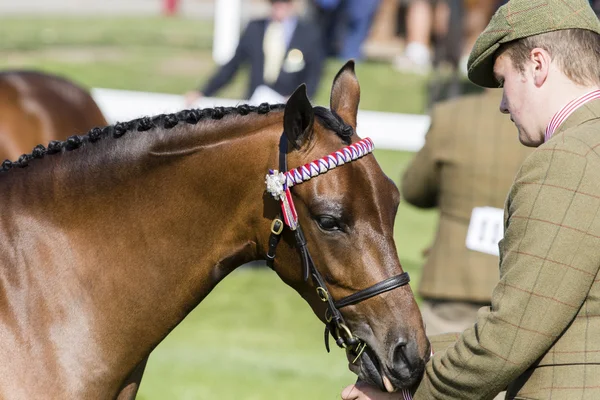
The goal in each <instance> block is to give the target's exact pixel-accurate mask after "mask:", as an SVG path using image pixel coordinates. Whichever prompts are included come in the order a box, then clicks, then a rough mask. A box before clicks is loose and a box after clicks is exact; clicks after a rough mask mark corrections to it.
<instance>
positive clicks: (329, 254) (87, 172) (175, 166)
mask: <svg viewBox="0 0 600 400" xmlns="http://www.w3.org/2000/svg"><path fill="white" fill-rule="evenodd" d="M359 99H360V87H359V83H358V79H357V78H356V75H355V72H354V63H353V62H352V61H350V62H348V63H347V64H346V65H345V66H344V67H342V69H341V70H340V72H339V73H338V74H337V76H336V77H335V79H334V82H333V86H332V90H331V99H330V109H327V108H324V107H313V106H312V105H311V104H310V102H309V100H308V98H307V96H306V87H305V86H304V85H302V86H300V87H299V88H298V89H297V90H296V91H295V92H294V94H293V95H292V96H291V97H290V99H289V100H288V102H287V104H285V105H268V104H262V105H260V106H258V107H253V106H248V105H240V106H238V107H230V108H223V107H218V108H214V109H204V110H184V111H181V112H178V113H175V114H169V115H158V116H155V117H145V118H140V119H136V120H133V121H129V122H124V123H117V124H115V125H112V126H107V127H104V128H95V129H92V130H91V131H90V132H89V133H87V134H86V135H84V136H72V137H70V138H69V139H67V140H66V141H63V142H59V141H53V142H51V143H49V145H48V146H47V148H46V147H44V146H37V147H36V148H34V150H33V152H32V153H30V154H26V155H23V156H21V157H20V158H19V160H18V161H15V162H10V161H6V162H4V163H3V164H2V172H1V173H0V204H1V206H2V213H1V214H0V360H2V362H1V363H0V398H3V399H31V398H47V399H50V398H52V399H54V398H56V399H67V398H69V399H71V398H77V399H92V398H93V399H113V398H119V399H123V398H134V397H135V394H136V391H137V388H138V386H139V382H140V380H141V377H142V374H143V370H144V366H145V363H146V360H147V358H148V356H149V354H150V352H151V351H152V349H154V348H155V347H156V346H157V345H158V344H159V343H160V342H161V341H162V340H163V339H164V338H165V337H166V336H167V335H168V334H169V332H170V331H171V330H172V329H173V328H174V327H175V326H176V325H177V324H179V323H180V322H181V321H182V320H183V319H184V318H185V316H186V315H187V314H188V313H189V312H190V311H191V310H192V309H194V307H195V306H196V305H198V304H199V303H200V302H201V301H202V299H204V298H205V297H206V296H207V295H208V294H209V293H210V291H211V290H212V289H213V288H214V287H215V286H216V285H217V284H218V283H219V282H220V281H221V280H222V279H223V278H225V277H226V276H227V275H228V274H229V273H231V272H232V271H233V270H234V269H235V268H237V267H238V266H240V265H242V264H245V263H248V262H251V261H254V260H265V259H266V260H267V263H268V264H269V265H270V266H271V267H272V268H273V269H274V270H275V272H276V273H277V274H278V275H279V277H280V278H281V279H282V280H283V281H284V282H285V283H287V284H288V285H290V286H291V287H293V288H294V289H295V290H296V291H297V292H298V293H299V294H300V295H301V296H302V297H303V298H304V299H305V300H306V301H307V303H308V304H309V305H310V306H311V307H312V309H313V310H314V312H315V314H316V315H317V316H318V317H319V318H320V319H321V320H322V321H323V322H324V324H325V326H326V331H325V332H326V334H325V338H326V345H327V346H328V341H327V338H328V337H329V336H330V335H331V336H332V337H333V339H334V340H335V342H336V344H337V345H338V346H340V347H344V348H345V349H346V353H347V356H348V361H349V367H350V369H351V370H352V371H354V372H355V373H356V374H358V376H359V379H362V380H365V381H367V382H370V383H372V384H374V385H377V386H379V387H380V388H381V389H383V390H388V391H395V390H397V389H401V388H402V389H403V388H407V387H411V386H413V385H415V384H416V383H417V382H418V381H419V379H420V378H421V376H422V374H423V371H424V366H425V363H426V362H427V360H428V358H429V354H430V353H429V342H428V340H427V338H426V336H425V332H424V328H423V322H422V320H421V314H420V312H419V309H418V307H417V304H416V302H415V299H414V297H413V294H412V291H411V289H410V286H409V285H408V275H407V274H406V273H405V272H403V271H402V267H401V265H400V261H399V259H398V254H397V251H396V246H395V243H394V240H393V225H394V219H395V214H396V210H397V207H398V203H399V200H400V196H399V192H398V190H397V188H396V186H395V185H394V183H393V182H392V181H391V180H390V179H389V178H388V177H386V176H385V174H384V173H383V171H382V170H381V168H380V167H379V165H378V163H377V161H376V160H375V158H374V156H373V155H372V154H371V150H372V149H373V146H372V142H371V141H370V140H369V139H368V138H365V139H360V138H359V137H358V135H357V133H356V117H357V112H358V104H359ZM282 132H283V133H282ZM311 160H315V161H314V162H310V161H311ZM288 165H289V166H293V168H292V169H289V168H288ZM282 172H284V173H282ZM311 178H312V179H311ZM265 183H266V189H267V190H265Z"/></svg>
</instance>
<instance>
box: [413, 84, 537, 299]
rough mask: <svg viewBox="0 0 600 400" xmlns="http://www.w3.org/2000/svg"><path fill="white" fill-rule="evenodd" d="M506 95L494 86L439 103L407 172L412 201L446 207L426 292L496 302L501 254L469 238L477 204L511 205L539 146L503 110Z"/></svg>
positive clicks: (423, 283)
mask: <svg viewBox="0 0 600 400" xmlns="http://www.w3.org/2000/svg"><path fill="white" fill-rule="evenodd" d="M501 99H502V90H500V89H493V90H488V91H486V92H484V93H482V94H477V95H469V96H464V97H461V98H459V99H454V100H450V101H447V102H443V103H440V104H439V105H438V106H436V107H435V108H434V110H433V113H432V119H431V120H432V125H431V128H430V130H429V132H428V133H427V136H426V142H425V145H424V147H423V148H422V149H421V150H420V151H419V152H418V153H417V155H416V157H415V158H414V159H413V161H412V163H411V164H410V166H409V167H408V168H407V170H406V171H405V173H404V176H403V178H402V185H401V186H402V187H401V190H402V196H403V199H404V200H406V201H407V202H408V203H410V204H412V205H415V206H417V207H421V208H430V207H438V208H439V212H440V217H439V224H438V230H437V234H436V236H435V239H434V242H433V245H432V247H431V249H430V251H429V255H428V257H427V260H426V262H425V265H424V266H423V275H422V277H421V282H420V286H419V294H420V295H421V296H422V297H423V298H429V299H431V298H434V299H448V300H461V301H472V302H477V303H487V304H489V303H490V300H491V294H492V290H493V289H494V287H495V286H496V283H498V279H499V274H498V256H496V255H490V254H488V253H483V252H479V251H474V250H469V249H468V248H467V247H466V245H465V239H466V236H467V229H468V227H469V221H470V218H471V213H472V210H473V208H475V207H486V206H489V207H495V208H498V209H502V208H504V202H505V200H506V196H507V195H508V190H509V189H510V186H511V184H512V182H513V180H514V177H515V174H516V173H517V171H518V169H519V167H520V166H521V163H522V162H523V160H524V159H525V157H526V156H527V155H529V154H531V152H532V149H530V148H527V147H525V146H523V145H521V144H520V143H519V141H518V139H517V129H516V127H515V126H514V124H513V123H512V122H511V121H510V118H509V117H508V116H506V115H503V114H501V113H500V112H499V111H498V107H499V105H500V101H501Z"/></svg>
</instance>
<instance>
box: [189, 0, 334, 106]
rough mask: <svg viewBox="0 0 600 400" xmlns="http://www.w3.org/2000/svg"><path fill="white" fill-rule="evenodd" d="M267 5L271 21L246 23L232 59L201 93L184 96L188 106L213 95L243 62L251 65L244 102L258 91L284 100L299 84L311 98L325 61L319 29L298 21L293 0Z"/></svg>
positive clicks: (262, 20) (199, 91)
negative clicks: (273, 94)
mask: <svg viewBox="0 0 600 400" xmlns="http://www.w3.org/2000/svg"><path fill="white" fill-rule="evenodd" d="M270 2H271V15H270V18H269V19H260V20H255V21H251V22H250V23H249V24H248V26H247V27H246V29H245V31H244V33H243V34H242V36H241V37H240V41H239V44H238V46H237V49H236V51H235V55H234V56H233V58H232V59H231V60H230V61H229V62H228V63H227V64H225V65H223V66H222V67H221V68H219V70H218V71H217V72H216V73H215V74H214V75H213V77H212V78H210V79H209V80H208V82H207V83H206V84H205V85H204V86H203V87H202V88H201V89H200V90H198V91H192V92H188V93H187V94H186V95H185V97H186V102H187V103H188V104H190V103H193V102H194V101H196V100H197V99H199V98H200V97H202V96H212V95H213V94H215V93H216V92H217V91H218V90H219V89H221V88H222V87H223V86H225V85H227V84H228V83H229V82H230V81H231V79H232V78H233V77H234V75H235V74H236V73H237V71H238V70H239V69H240V67H241V66H242V65H244V64H246V63H248V64H250V79H249V82H248V89H247V92H246V99H250V98H251V97H252V95H253V94H255V92H256V90H257V89H258V90H259V91H260V92H262V93H265V92H266V93H269V92H270V90H272V91H274V92H275V93H276V94H278V95H280V96H281V98H282V99H287V97H288V96H290V95H291V94H292V93H293V91H294V90H295V89H296V88H297V87H298V86H299V85H300V84H302V83H306V88H307V91H308V95H309V96H310V97H312V96H314V94H315V92H316V91H317V88H318V85H319V81H320V79H321V71H322V68H323V61H324V57H323V54H322V51H321V45H320V36H319V32H318V29H317V27H316V26H315V25H313V24H312V23H310V22H308V21H303V20H301V19H299V18H298V16H297V15H296V12H295V7H294V4H293V1H292V0H270ZM275 97H278V96H275Z"/></svg>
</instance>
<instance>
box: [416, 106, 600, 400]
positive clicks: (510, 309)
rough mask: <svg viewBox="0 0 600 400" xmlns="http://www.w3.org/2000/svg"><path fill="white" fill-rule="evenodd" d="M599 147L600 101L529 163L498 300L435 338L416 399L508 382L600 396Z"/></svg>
mask: <svg viewBox="0 0 600 400" xmlns="http://www.w3.org/2000/svg"><path fill="white" fill-rule="evenodd" d="M599 149H600V100H593V101H591V102H589V103H587V104H585V105H583V106H582V107H580V108H579V109H577V110H576V111H575V112H574V113H573V114H572V115H571V116H569V117H568V118H567V119H566V120H565V122H563V123H562V125H560V126H559V127H558V129H557V130H556V132H555V133H554V136H552V138H551V139H550V140H549V141H548V142H546V143H544V144H543V145H541V146H540V147H538V148H537V150H535V151H534V152H533V154H532V155H531V156H529V157H528V158H527V159H526V160H525V161H524V162H523V166H522V167H521V169H520V171H519V173H518V174H517V177H516V178H515V183H514V184H513V186H512V188H511V190H510V192H509V195H508V199H507V201H506V206H505V210H504V213H505V214H504V218H505V222H504V224H505V233H504V239H503V240H502V241H501V242H500V282H499V283H498V285H497V286H496V288H495V289H494V293H493V295H492V306H491V308H487V307H486V308H482V309H481V310H480V311H479V315H478V318H477V323H476V324H475V325H474V326H473V327H471V328H469V329H467V330H466V331H464V332H463V333H462V334H461V335H458V337H452V336H449V335H445V336H439V337H433V338H432V346H433V349H434V352H435V354H434V356H433V358H432V359H431V361H430V362H429V363H428V364H427V370H426V374H425V378H424V379H423V381H422V382H421V384H420V386H419V389H418V390H417V393H416V395H415V397H414V399H415V400H429V399H439V400H446V399H447V400H450V399H464V400H469V399H473V400H479V399H491V398H493V396H494V395H495V394H496V393H498V392H499V391H500V390H502V389H504V388H505V387H506V386H507V385H508V391H507V399H544V400H545V399H553V400H572V399H585V400H588V399H589V400H592V399H600V278H599V271H600V184H599V182H600V153H599ZM442 339H447V340H449V342H446V343H443V342H442V341H441V340H442ZM453 340H456V342H455V343H454V344H450V343H452V341H453ZM449 344H450V345H449ZM447 345H449V347H448V348H447V349H446V350H445V351H444V346H447Z"/></svg>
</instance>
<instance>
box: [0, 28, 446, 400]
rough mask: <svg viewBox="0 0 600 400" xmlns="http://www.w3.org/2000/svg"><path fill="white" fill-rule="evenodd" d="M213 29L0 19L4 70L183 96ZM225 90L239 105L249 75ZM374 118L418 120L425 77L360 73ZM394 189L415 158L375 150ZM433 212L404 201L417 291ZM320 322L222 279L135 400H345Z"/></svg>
mask: <svg viewBox="0 0 600 400" xmlns="http://www.w3.org/2000/svg"><path fill="white" fill-rule="evenodd" d="M211 32H212V26H211V24H210V23H206V22H202V21H197V20H186V19H164V18H84V19H76V18H31V17H17V18H4V19H0V37H1V38H2V40H0V69H7V68H35V69H41V70H44V71H49V72H54V73H58V74H61V75H64V76H66V77H69V78H70V79H73V80H75V81H77V82H80V83H82V84H84V85H86V86H88V87H108V88H120V89H130V90H143V91H158V92H166V93H183V92H185V91H187V90H189V89H191V88H194V87H196V86H197V85H198V84H199V83H200V82H203V81H204V80H205V79H207V78H208V76H209V75H210V74H211V73H212V71H213V70H214V68H215V65H214V63H213V62H212V59H211V53H210V46H211V44H212V39H211ZM341 65H342V61H336V60H332V61H330V62H328V64H327V67H326V71H325V74H324V77H323V80H322V86H321V88H320V90H319V92H318V95H317V98H316V103H318V104H324V105H326V104H328V99H329V89H330V85H331V81H332V79H333V77H334V76H335V73H336V72H337V70H338V69H339V67H340V66H341ZM243 75H244V74H243V73H240V74H238V76H237V77H236V80H235V82H233V84H232V85H230V86H229V87H228V88H227V89H225V90H223V91H222V92H221V93H219V94H220V95H221V96H223V97H230V98H239V97H240V96H242V94H243V93H244V85H245V78H244V76H243ZM357 75H358V77H359V80H360V83H361V87H362V94H361V108H363V109H367V110H378V111H390V112H404V113H420V112H422V111H423V107H424V103H425V87H424V84H425V81H424V80H423V78H420V77H415V76H409V75H402V74H399V73H396V72H395V71H393V70H392V69H391V67H390V66H389V65H386V64H378V63H362V64H359V65H358V66H357ZM375 156H376V158H377V160H378V161H379V163H380V164H381V166H382V168H383V170H384V171H385V173H386V174H387V175H388V176H390V177H391V178H392V179H393V180H394V181H395V182H396V183H399V179H400V176H401V174H402V171H403V170H404V169H405V168H406V166H407V164H408V162H409V161H410V159H411V157H412V154H410V153H406V152H394V151H386V150H376V151H375ZM435 218H436V215H435V212H432V211H427V212H424V211H421V210H417V209H415V208H412V207H410V206H408V205H406V204H404V203H402V204H401V205H400V208H399V211H398V216H397V219H396V226H395V233H394V237H395V240H396V245H397V248H398V253H399V255H400V260H401V262H402V264H403V266H404V268H405V270H407V271H409V273H410V274H411V277H412V286H413V288H415V287H416V285H417V284H418V280H419V275H420V266H421V264H422V261H423V260H422V256H421V251H422V249H424V248H425V247H427V246H428V245H429V244H430V241H431V240H432V238H433V233H434V228H435ZM322 335H323V326H322V324H321V323H320V322H319V321H318V320H317V318H316V317H315V316H314V315H313V314H312V312H311V311H310V309H309V308H308V306H307V305H306V304H305V303H304V302H303V300H302V299H301V298H300V297H299V296H298V295H297V294H296V293H295V292H293V291H292V290H291V289H289V288H288V287H287V286H286V285H284V284H283V283H282V282H280V281H279V279H278V278H277V277H276V275H275V274H274V273H272V272H271V271H270V270H267V269H260V270H255V269H245V268H243V269H241V270H239V271H237V272H235V273H233V274H232V275H231V276H229V277H228V278H226V279H225V280H224V281H223V282H222V283H221V284H219V285H218V286H217V288H216V289H215V290H214V291H213V293H211V294H210V296H208V298H207V299H206V300H205V301H203V302H202V303H201V304H200V305H199V306H198V307H197V308H196V310H194V311H193V312H192V313H191V314H190V315H189V316H188V318H187V319H186V320H185V321H184V322H183V323H181V324H180V325H179V326H178V327H177V328H176V329H175V330H174V331H173V332H172V333H171V335H169V337H168V338H167V339H166V340H165V341H164V342H163V343H161V344H160V345H159V346H158V348H157V349H156V350H155V351H154V352H153V353H152V355H151V357H150V362H149V364H148V367H147V370H146V373H145V375H144V379H143V381H142V382H143V383H142V387H141V391H140V395H139V396H138V398H141V399H144V400H163V399H213V398H214V399H236V400H254V399H256V400H259V399H282V398H286V399H290V400H295V399H298V400H300V399H302V400H304V399H338V398H339V393H340V391H341V389H342V388H343V387H344V386H345V385H347V384H348V383H351V382H353V380H354V379H355V377H354V375H353V374H351V373H350V372H349V371H348V370H347V362H346V360H345V356H344V354H343V352H342V351H341V350H339V349H337V348H333V349H332V353H331V354H327V353H326V352H325V348H324V345H323V337H322Z"/></svg>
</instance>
